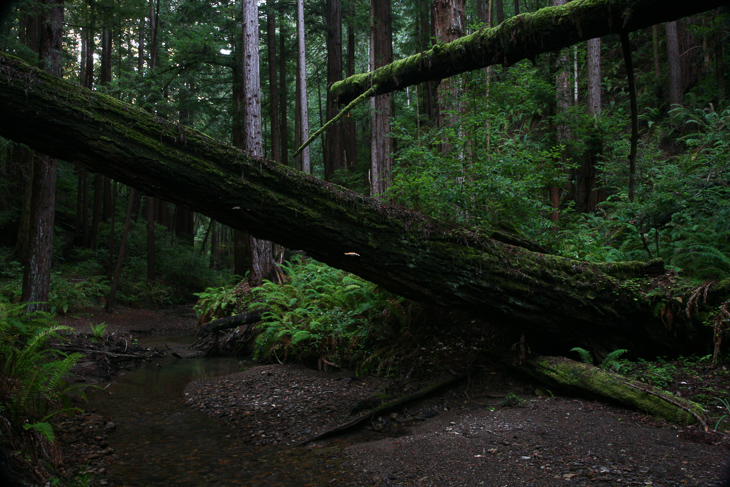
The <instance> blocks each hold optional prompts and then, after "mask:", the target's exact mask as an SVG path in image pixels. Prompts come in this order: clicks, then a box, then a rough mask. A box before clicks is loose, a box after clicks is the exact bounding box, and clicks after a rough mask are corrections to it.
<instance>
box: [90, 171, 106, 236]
mask: <svg viewBox="0 0 730 487" xmlns="http://www.w3.org/2000/svg"><path fill="white" fill-rule="evenodd" d="M103 198H104V176H102V175H101V174H94V206H93V207H92V209H91V239H90V240H89V248H90V249H91V250H96V239H97V234H98V233H99V221H100V220H101V205H102V201H103Z"/></svg>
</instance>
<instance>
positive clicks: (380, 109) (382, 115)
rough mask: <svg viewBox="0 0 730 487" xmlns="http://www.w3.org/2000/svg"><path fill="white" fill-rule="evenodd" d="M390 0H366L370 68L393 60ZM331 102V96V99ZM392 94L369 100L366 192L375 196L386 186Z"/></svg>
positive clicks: (387, 183)
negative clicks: (368, 188) (368, 170)
mask: <svg viewBox="0 0 730 487" xmlns="http://www.w3.org/2000/svg"><path fill="white" fill-rule="evenodd" d="M391 17H392V14H391V10H390V0H373V1H372V2H371V3H370V69H372V70H375V69H377V68H379V67H380V66H385V65H386V64H390V63H391V62H393V32H392V26H391V24H392V22H391V20H392V19H391ZM333 103H334V100H333ZM392 105H393V96H392V95H391V94H390V93H388V94H385V95H383V96H376V97H373V98H372V99H371V100H370V108H371V116H370V196H373V197H379V195H382V194H383V193H384V192H385V191H386V190H387V189H388V186H390V180H391V171H392V167H393V158H392V156H391V153H392V152H393V139H391V138H390V116H391V113H392Z"/></svg>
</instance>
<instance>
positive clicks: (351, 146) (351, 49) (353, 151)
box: [327, 2, 357, 170]
mask: <svg viewBox="0 0 730 487" xmlns="http://www.w3.org/2000/svg"><path fill="white" fill-rule="evenodd" d="M346 74H347V76H352V75H354V74H355V4H354V2H350V12H349V15H348V16H347V71H346ZM329 88H331V87H328V89H329ZM328 91H329V90H328ZM327 98H328V99H329V100H333V99H332V97H331V96H329V95H328V96H327ZM345 132H346V133H345V161H344V164H343V167H344V168H345V170H348V169H349V168H351V167H354V165H355V161H356V160H357V124H356V123H355V117H347V122H346V123H345Z"/></svg>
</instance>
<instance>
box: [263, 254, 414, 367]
mask: <svg viewBox="0 0 730 487" xmlns="http://www.w3.org/2000/svg"><path fill="white" fill-rule="evenodd" d="M283 269H284V272H285V273H286V275H287V276H288V278H289V282H288V283H286V284H282V285H277V284H274V283H271V282H265V283H264V285H263V286H261V287H259V288H254V289H253V290H252V292H253V295H254V299H255V302H254V303H253V304H252V305H251V306H250V309H252V310H254V309H266V310H267V311H266V312H265V313H264V315H263V318H262V322H261V324H260V325H259V332H260V334H259V336H258V338H257V340H256V344H255V348H256V350H255V356H256V357H257V358H277V359H279V360H285V359H287V358H288V357H290V356H293V357H296V358H297V359H299V360H303V361H305V362H313V361H316V362H319V363H320V364H321V363H327V362H332V363H334V362H336V363H338V365H341V366H345V365H352V364H355V363H356V362H357V361H359V360H364V359H365V356H364V352H365V350H367V349H368V347H369V346H370V345H372V341H373V340H375V339H377V338H378V337H380V336H381V334H382V332H383V329H384V328H385V327H386V326H387V325H389V324H395V325H396V326H397V327H398V328H401V327H403V326H405V325H406V324H407V319H408V318H407V313H406V312H405V310H404V309H403V307H402V306H401V302H402V301H403V298H397V297H395V296H393V295H391V294H390V293H388V292H386V291H384V290H382V289H380V288H378V287H377V286H376V285H375V284H373V283H371V282H368V281H365V280H364V279H361V278H359V277H357V276H354V275H352V274H348V273H346V272H343V271H340V270H337V269H334V268H332V267H329V266H327V265H324V264H321V263H319V262H316V261H313V260H309V261H308V262H302V261H301V260H299V259H297V260H294V261H292V262H291V263H289V264H288V265H285V266H283Z"/></svg>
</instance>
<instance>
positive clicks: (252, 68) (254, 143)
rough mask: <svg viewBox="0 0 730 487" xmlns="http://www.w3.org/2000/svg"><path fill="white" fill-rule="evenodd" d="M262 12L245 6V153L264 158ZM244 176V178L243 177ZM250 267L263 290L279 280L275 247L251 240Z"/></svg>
mask: <svg viewBox="0 0 730 487" xmlns="http://www.w3.org/2000/svg"><path fill="white" fill-rule="evenodd" d="M258 12H259V9H258V1H257V0H244V2H243V76H242V81H243V93H244V94H245V102H244V105H243V128H244V131H243V149H244V150H245V151H246V152H247V153H248V154H249V155H250V156H252V157H263V155H264V146H263V141H264V137H263V134H262V132H261V97H260V93H261V88H260V86H261V82H260V77H259V13H258ZM242 176H245V174H242ZM248 250H249V256H250V261H251V262H250V263H251V273H250V274H249V282H251V285H252V286H253V287H255V286H260V285H261V284H262V281H263V279H268V280H276V264H275V263H274V250H273V244H272V243H271V242H270V241H268V240H263V239H257V238H255V237H254V236H252V235H250V236H249V241H248Z"/></svg>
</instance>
